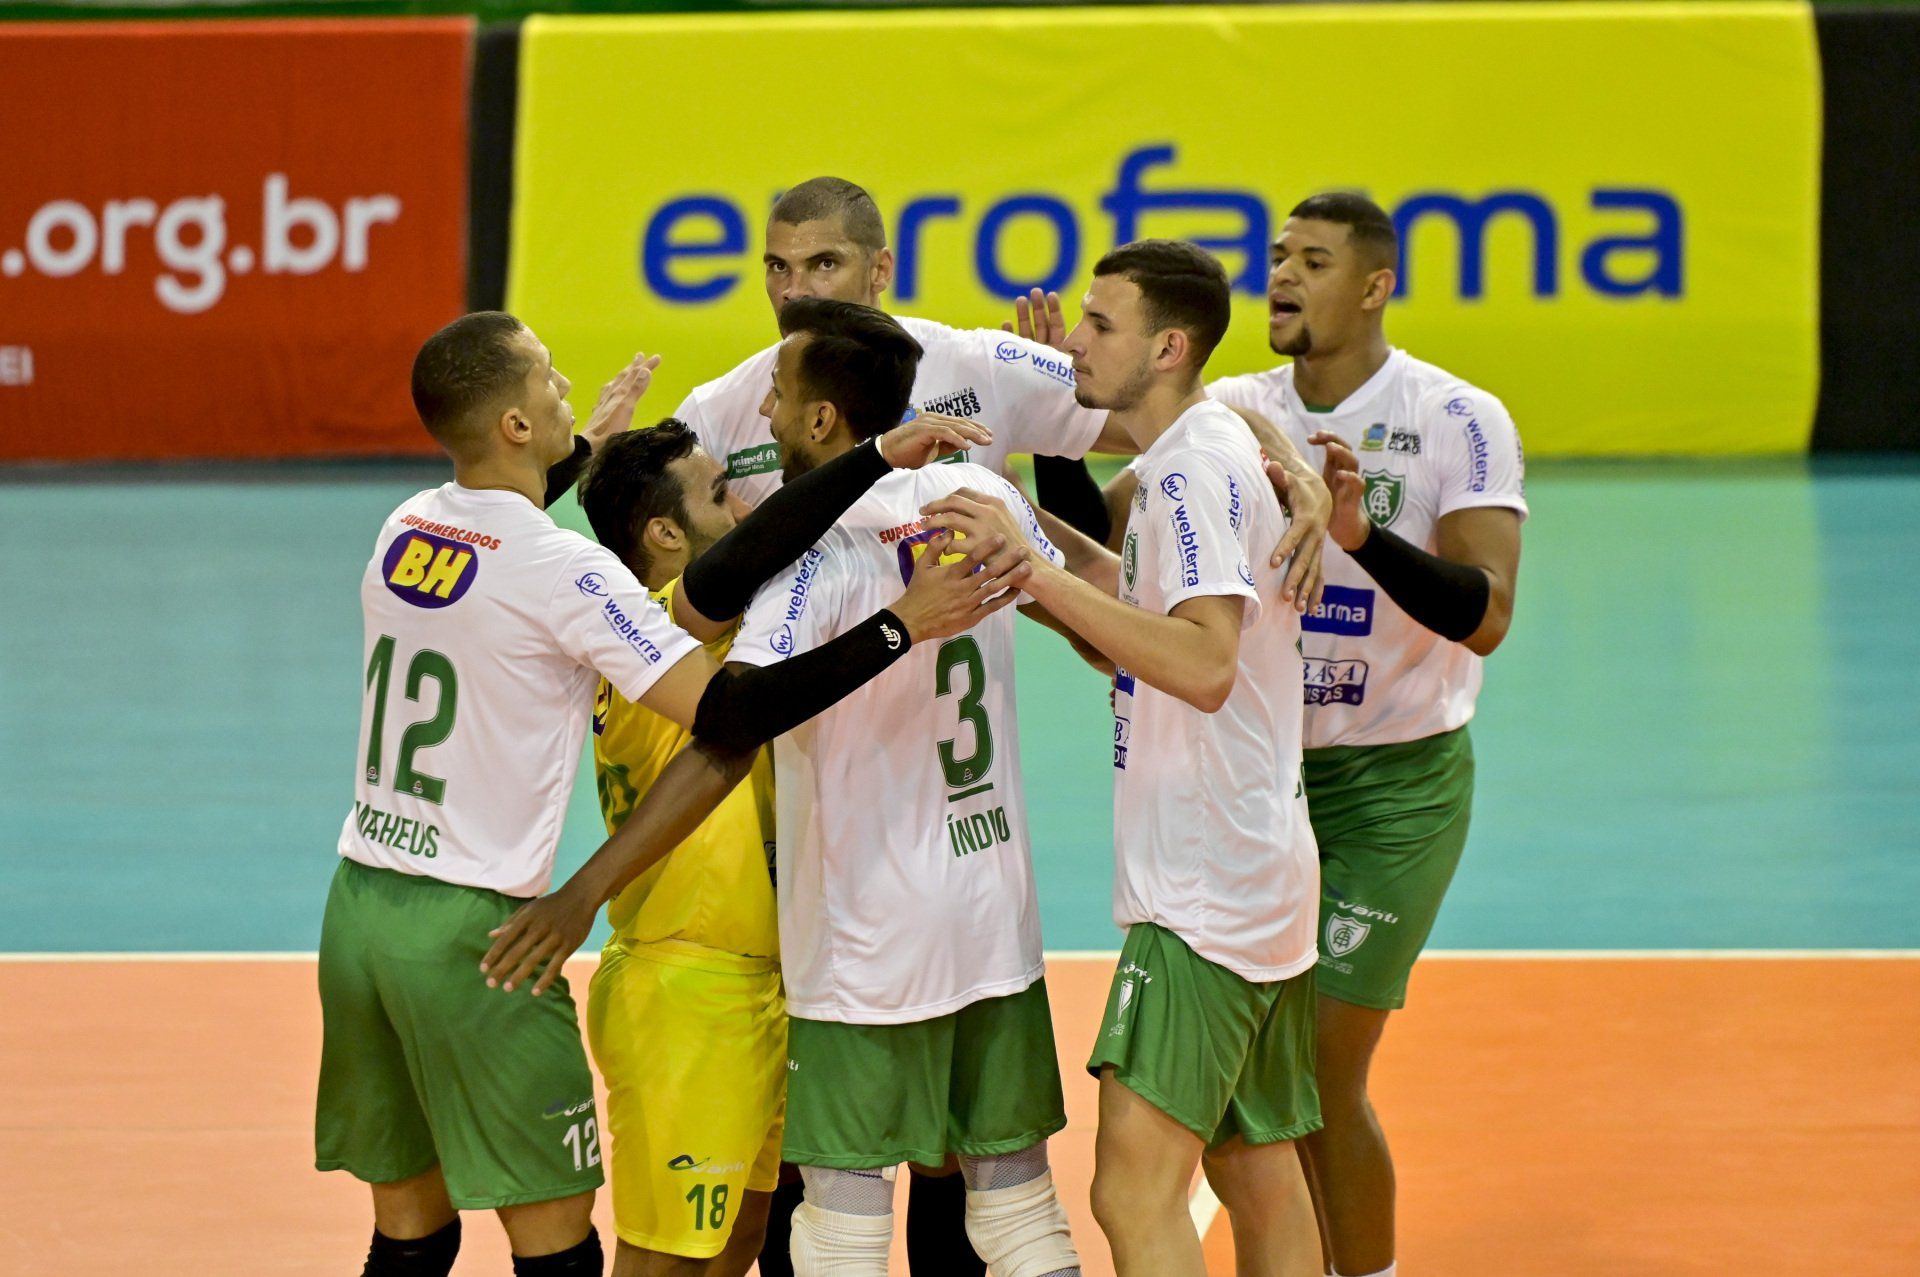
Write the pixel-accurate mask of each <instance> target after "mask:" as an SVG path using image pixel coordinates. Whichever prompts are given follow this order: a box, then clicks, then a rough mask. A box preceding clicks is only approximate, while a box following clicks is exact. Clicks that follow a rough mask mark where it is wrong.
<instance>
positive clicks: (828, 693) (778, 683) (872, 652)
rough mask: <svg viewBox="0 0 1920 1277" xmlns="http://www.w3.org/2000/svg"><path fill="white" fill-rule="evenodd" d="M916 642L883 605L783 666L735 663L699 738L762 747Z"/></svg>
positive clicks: (698, 714)
mask: <svg viewBox="0 0 1920 1277" xmlns="http://www.w3.org/2000/svg"><path fill="white" fill-rule="evenodd" d="M911 646H912V643H911V642H910V641H909V640H908V638H907V627H906V626H905V625H903V624H901V622H900V618H899V617H897V616H895V615H894V614H893V613H892V612H889V611H888V610H887V609H885V608H881V609H880V610H879V611H878V612H875V613H874V614H873V615H872V616H870V617H868V618H867V619H866V620H864V621H862V622H861V623H860V624H858V625H856V626H854V627H853V628H852V629H850V630H848V631H847V632H846V633H845V634H842V635H841V636H840V637H838V638H836V639H834V640H832V641H831V642H828V643H823V644H821V645H820V646H819V647H816V648H814V649H813V650H812V651H810V652H802V653H800V655H798V656H795V657H792V658H790V659H788V660H784V661H781V662H780V663H779V664H778V665H768V666H765V667H753V666H740V665H730V666H727V667H725V668H723V669H722V670H721V671H720V672H719V673H718V674H715V675H714V676H713V681H712V682H710V683H708V684H707V690H706V691H705V692H703V693H702V694H701V696H700V704H699V706H698V707H697V708H696V709H695V710H694V713H693V738H694V740H695V742H697V743H702V742H703V743H705V744H707V745H709V746H712V747H713V748H714V749H715V750H717V751H719V752H721V753H723V754H737V753H741V752H743V751H752V750H756V749H758V748H760V747H761V746H762V745H764V744H766V743H767V742H768V741H770V740H772V739H773V738H774V737H776V736H778V735H779V734H780V733H782V732H786V731H791V730H793V729H794V728H796V727H798V726H799V725H800V724H802V723H804V722H806V721H807V720H808V719H809V718H812V717H813V716H814V715H815V714H818V713H819V712H820V711H821V710H824V709H826V708H828V707H829V706H831V705H833V704H835V703H836V702H838V701H840V700H841V699H843V698H844V697H846V696H847V695H848V694H849V693H851V692H853V691H854V690H856V689H857V688H860V687H862V686H864V685H865V684H866V683H868V682H869V681H870V680H872V679H874V678H877V677H878V676H879V675H880V674H881V673H882V672H883V671H885V670H886V668H887V667H888V666H890V665H892V664H893V663H894V662H895V661H897V660H899V659H900V658H901V657H902V656H905V655H906V654H907V649H908V648H909V647H911Z"/></svg>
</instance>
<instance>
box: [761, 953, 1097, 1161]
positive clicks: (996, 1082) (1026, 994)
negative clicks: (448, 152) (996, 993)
mask: <svg viewBox="0 0 1920 1277" xmlns="http://www.w3.org/2000/svg"><path fill="white" fill-rule="evenodd" d="M1066 1124H1067V1109H1066V1100H1065V1098H1064V1096H1063V1095H1062V1093H1061V1089H1060V1060H1059V1057H1058V1056H1057V1055H1056V1054H1055V1052H1054V1048H1053V1016H1052V1014H1051V1013H1050V1012H1049V1011H1048V1009H1047V982H1046V981H1045V980H1036V981H1034V983H1033V984H1031V985H1029V986H1028V987H1027V988H1026V989H1025V990H1024V991H1022V992H1020V993H1014V994H1010V995H1008V996H1006V997H1002V998H984V999H982V1000H981V1001H979V1002H975V1003H972V1004H971V1005H969V1006H964V1007H962V1008H960V1010H958V1011H954V1012H951V1013H950V1014H947V1015H943V1016H938V1017H936V1018H934V1019H931V1020H921V1021H918V1022H916V1023H913V1024H842V1023H840V1022H838V1021H835V1020H802V1019H800V1018H798V1017H797V1016H796V1017H793V1018H791V1019H789V1020H788V1021H787V1134H786V1146H785V1150H784V1152H783V1153H782V1156H783V1157H785V1159H786V1160H787V1161H789V1162H793V1163H796V1164H797V1165H800V1166H832V1167H839V1168H841V1169H845V1170H861V1169H871V1168H874V1167H882V1166H898V1165H899V1164H900V1163H901V1162H920V1163H922V1164H923V1165H927V1166H937V1165H939V1164H940V1163H941V1162H943V1161H945V1160H946V1158H947V1155H948V1154H949V1153H959V1154H964V1155H966V1156H969V1157H994V1156H997V1155H999V1154H1002V1153H1017V1152H1019V1151H1020V1150H1021V1149H1023V1148H1031V1147H1032V1146H1033V1145H1035V1144H1038V1143H1039V1142H1040V1141H1041V1140H1043V1139H1045V1138H1047V1136H1049V1135H1051V1134H1053V1133H1054V1132H1055V1131H1057V1130H1059V1129H1060V1128H1061V1127H1063V1126H1065V1125H1066Z"/></svg>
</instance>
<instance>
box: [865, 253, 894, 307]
mask: <svg viewBox="0 0 1920 1277" xmlns="http://www.w3.org/2000/svg"><path fill="white" fill-rule="evenodd" d="M872 272H873V274H872V277H871V279H870V280H869V282H868V287H869V289H870V290H871V291H872V293H873V295H874V296H875V297H878V296H879V295H880V294H881V293H884V292H886V291H887V290H888V289H889V288H892V287H893V250H892V249H891V248H883V249H880V250H879V251H877V252H875V253H874V255H873V266H872Z"/></svg>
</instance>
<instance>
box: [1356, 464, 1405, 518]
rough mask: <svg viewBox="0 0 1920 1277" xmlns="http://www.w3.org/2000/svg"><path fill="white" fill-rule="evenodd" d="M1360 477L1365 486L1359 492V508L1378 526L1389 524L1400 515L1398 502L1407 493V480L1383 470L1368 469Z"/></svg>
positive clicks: (1399, 502)
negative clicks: (1363, 489) (1365, 482)
mask: <svg viewBox="0 0 1920 1277" xmlns="http://www.w3.org/2000/svg"><path fill="white" fill-rule="evenodd" d="M1361 477H1362V478H1364V479H1365V480H1366V481H1367V486H1366V489H1365V491H1363V492H1362V493H1361V494H1360V508H1361V509H1363V510H1365V511H1366V512H1367V517H1368V518H1369V519H1372V520H1373V522H1374V523H1375V524H1376V525H1378V526H1379V527H1383V528H1384V527H1389V526H1391V525H1392V523H1393V521H1394V520H1395V519H1397V518H1399V517H1400V504H1401V502H1402V500H1403V499H1404V498H1405V497H1406V495H1407V481H1406V480H1405V479H1403V478H1401V477H1400V476H1399V475H1397V474H1388V473H1387V472H1386V471H1384V470H1368V471H1365V472H1364V473H1363V475H1362V476H1361Z"/></svg>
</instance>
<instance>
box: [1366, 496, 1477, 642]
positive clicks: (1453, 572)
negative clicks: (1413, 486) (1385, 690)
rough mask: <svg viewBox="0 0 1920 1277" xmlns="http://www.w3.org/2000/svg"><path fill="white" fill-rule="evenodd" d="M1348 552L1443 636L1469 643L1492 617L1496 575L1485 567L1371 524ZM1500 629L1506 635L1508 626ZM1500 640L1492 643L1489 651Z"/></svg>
mask: <svg viewBox="0 0 1920 1277" xmlns="http://www.w3.org/2000/svg"><path fill="white" fill-rule="evenodd" d="M1348 553H1349V554H1350V555H1352V556H1353V561H1354V562H1355V563H1357V564H1359V565H1360V567H1361V568H1362V569H1363V570H1364V571H1365V572H1366V574H1367V575H1368V576H1370V577H1372V578H1373V579H1374V582H1375V584H1377V585H1378V586H1379V587H1380V588H1381V590H1383V591H1385V593H1386V596H1387V597H1388V598H1390V599H1392V600H1393V601H1394V602H1395V603H1396V604H1398V605H1399V607H1400V610H1401V611H1403V612H1405V613H1406V614H1407V615H1408V616H1410V617H1412V618H1413V619H1414V620H1415V621H1418V622H1419V623H1420V624H1421V625H1424V626H1426V627H1427V628H1428V629H1430V630H1432V631H1433V632H1434V633H1435V634H1438V635H1439V636H1440V637H1441V638H1445V639H1452V640H1453V641H1454V642H1456V643H1459V642H1467V641H1468V640H1470V639H1471V638H1473V637H1474V636H1475V635H1476V634H1477V633H1478V631H1479V630H1480V629H1481V628H1482V623H1483V622H1484V621H1486V620H1487V619H1488V615H1487V614H1488V607H1487V604H1488V600H1489V597H1490V595H1491V592H1492V579H1491V578H1490V577H1489V576H1488V575H1487V572H1486V569H1484V568H1477V567H1470V566H1468V565H1467V564H1464V563H1455V562H1453V561H1452V560H1451V559H1443V558H1441V557H1440V556H1439V555H1437V554H1429V553H1428V552H1427V551H1425V550H1422V549H1421V548H1420V547H1419V546H1416V545H1414V544H1412V543H1411V542H1409V541H1407V540H1406V539H1405V538H1403V537H1400V536H1398V535H1396V534H1395V533H1392V532H1389V531H1387V530H1386V529H1385V528H1380V527H1375V526H1373V525H1372V524H1369V525H1368V526H1367V535H1366V539H1365V540H1363V541H1361V543H1360V544H1359V546H1358V547H1357V548H1355V549H1353V550H1350V551H1348ZM1500 629H1501V636H1504V633H1505V627H1504V625H1502V626H1501V627H1500ZM1498 641H1499V639H1498V638H1495V639H1494V640H1493V643H1491V644H1488V645H1487V651H1492V650H1493V646H1494V645H1497V643H1498Z"/></svg>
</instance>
